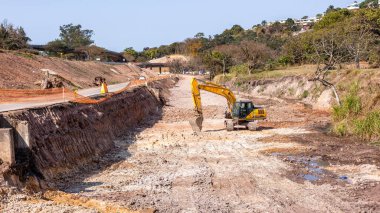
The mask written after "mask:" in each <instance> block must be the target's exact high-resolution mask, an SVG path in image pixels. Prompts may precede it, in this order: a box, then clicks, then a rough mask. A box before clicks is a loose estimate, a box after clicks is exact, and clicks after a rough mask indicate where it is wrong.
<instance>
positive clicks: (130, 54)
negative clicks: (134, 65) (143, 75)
mask: <svg viewBox="0 0 380 213" xmlns="http://www.w3.org/2000/svg"><path fill="white" fill-rule="evenodd" d="M123 56H124V58H125V59H127V61H136V59H137V57H138V56H139V54H138V52H137V51H136V50H134V49H133V47H128V48H125V49H124V52H123Z"/></svg>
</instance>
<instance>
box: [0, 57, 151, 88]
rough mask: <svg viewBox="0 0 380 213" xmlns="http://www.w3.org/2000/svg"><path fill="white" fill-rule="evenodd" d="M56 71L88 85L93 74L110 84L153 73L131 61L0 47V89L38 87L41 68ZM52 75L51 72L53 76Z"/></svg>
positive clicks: (74, 81)
mask: <svg viewBox="0 0 380 213" xmlns="http://www.w3.org/2000/svg"><path fill="white" fill-rule="evenodd" d="M43 70H49V72H54V73H57V74H58V75H59V76H60V77H61V78H62V80H64V81H65V82H66V83H69V82H71V83H69V84H68V85H70V84H71V86H73V85H76V86H78V87H81V88H86V87H91V86H92V82H93V80H94V78H95V77H97V76H102V77H104V78H106V79H107V82H108V83H109V84H114V83H121V82H126V81H128V80H132V79H137V78H138V77H140V76H146V77H147V76H153V75H155V74H154V73H152V72H150V71H148V70H144V71H143V70H141V69H140V68H138V67H136V66H134V65H132V64H121V65H109V64H104V63H102V62H95V61H89V62H83V61H69V60H64V59H60V58H55V57H43V56H37V55H30V54H26V53H19V52H4V51H0V88H1V89H38V88H39V86H38V85H36V83H37V82H40V81H41V80H43V78H44V71H43ZM53 77H54V76H53Z"/></svg>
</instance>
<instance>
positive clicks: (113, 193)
mask: <svg viewBox="0 0 380 213" xmlns="http://www.w3.org/2000/svg"><path fill="white" fill-rule="evenodd" d="M189 80H190V79H189V78H188V77H186V78H184V79H182V80H181V81H180V82H179V83H178V86H177V87H176V88H174V89H172V94H171V98H170V102H169V103H168V106H166V107H165V108H164V109H163V114H162V115H156V117H155V119H152V120H150V121H147V123H146V124H144V125H142V126H141V127H140V128H138V129H136V132H135V133H133V134H132V133H130V134H128V135H126V136H125V137H124V138H122V139H120V140H118V141H116V142H115V143H116V145H117V147H118V148H117V149H116V150H114V151H113V152H112V153H110V154H109V155H107V156H106V157H104V158H103V159H102V160H100V161H99V162H96V164H94V165H92V166H91V167H89V168H88V171H82V172H81V174H76V175H75V176H71V177H68V178H66V179H62V180H60V183H59V184H57V187H59V188H60V190H61V191H63V192H64V193H63V192H62V193H58V192H51V193H50V194H48V195H45V196H43V197H44V199H41V198H39V197H37V198H36V197H35V198H24V197H23V198H18V197H17V196H18V195H14V196H11V198H10V200H11V201H8V202H7V204H6V205H5V207H4V211H5V212H25V211H32V212H36V211H45V212H50V211H57V212H73V211H76V212H94V211H95V212H96V211H104V210H107V208H108V210H110V209H111V210H115V209H119V210H120V211H122V210H124V211H129V210H131V211H132V210H136V211H150V212H153V211H158V212H359V211H367V212H379V211H380V184H379V182H380V170H379V168H380V150H379V148H376V147H373V146H369V145H365V144H363V143H359V142H357V141H355V140H354V139H339V138H335V137H333V136H329V135H327V134H325V131H326V128H327V125H328V122H329V116H328V113H326V112H319V111H313V110H311V109H310V108H309V107H308V106H305V105H303V104H299V103H296V102H289V101H278V100H277V101H274V100H270V99H260V100H259V99H254V101H255V102H257V103H260V104H261V105H265V106H266V107H267V108H268V109H269V115H270V117H269V121H267V122H262V123H261V124H260V125H261V128H260V129H259V131H256V132H250V131H246V130H241V131H235V132H227V131H225V130H224V126H223V115H224V109H225V106H226V102H225V100H224V99H223V98H220V97H218V96H215V95H213V94H210V93H204V94H203V97H202V98H203V100H204V108H205V109H204V110H205V118H208V119H207V120H206V121H205V126H204V130H203V132H202V133H198V134H195V133H193V132H192V130H191V127H190V125H189V123H188V121H187V120H188V119H189V118H191V117H192V112H191V110H192V108H193V105H192V100H191V96H190V88H189ZM155 120H158V122H154V121H155ZM89 203H90V204H91V205H90V204H89Z"/></svg>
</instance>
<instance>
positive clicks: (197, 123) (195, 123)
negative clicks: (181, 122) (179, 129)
mask: <svg viewBox="0 0 380 213" xmlns="http://www.w3.org/2000/svg"><path fill="white" fill-rule="evenodd" d="M189 122H190V125H191V128H192V129H193V131H194V132H201V131H202V123H203V116H199V117H197V118H196V119H194V120H190V121H189Z"/></svg>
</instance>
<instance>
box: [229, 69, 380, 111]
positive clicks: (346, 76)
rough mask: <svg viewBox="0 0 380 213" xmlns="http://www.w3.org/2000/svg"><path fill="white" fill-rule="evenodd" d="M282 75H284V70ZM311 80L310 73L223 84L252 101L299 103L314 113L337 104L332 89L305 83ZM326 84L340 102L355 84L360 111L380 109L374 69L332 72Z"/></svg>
mask: <svg viewBox="0 0 380 213" xmlns="http://www.w3.org/2000/svg"><path fill="white" fill-rule="evenodd" d="M274 72H276V71H274ZM277 72H279V71H277ZM284 72H285V73H286V70H285V71H284ZM268 74H270V71H269V72H268ZM311 78H312V72H311V71H310V73H308V74H306V73H303V74H294V75H289V76H285V77H273V78H267V79H256V78H254V77H252V78H249V77H246V78H243V79H242V78H233V79H232V80H230V81H228V82H224V83H225V84H226V85H227V86H228V87H230V88H233V89H234V90H236V91H240V92H243V93H247V94H250V95H252V96H253V97H260V96H263V97H270V98H282V99H293V100H299V101H302V102H304V103H307V104H310V105H312V106H313V108H314V109H322V110H330V109H331V107H332V106H333V105H336V103H337V102H336V99H335V96H334V93H333V91H332V89H331V88H329V87H326V86H324V85H322V84H321V83H320V82H315V81H309V79H311ZM327 80H328V81H329V82H331V83H333V84H334V85H335V86H336V88H337V91H338V93H339V95H340V98H341V99H342V98H344V96H345V95H347V93H348V92H349V91H350V88H351V86H352V85H353V84H356V83H357V84H358V91H359V96H360V97H361V99H362V101H363V107H364V108H365V109H367V110H368V109H380V101H379V100H380V95H379V94H380V72H379V70H378V69H377V70H376V69H363V70H339V71H336V70H334V71H331V73H330V74H329V75H328V77H327Z"/></svg>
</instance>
